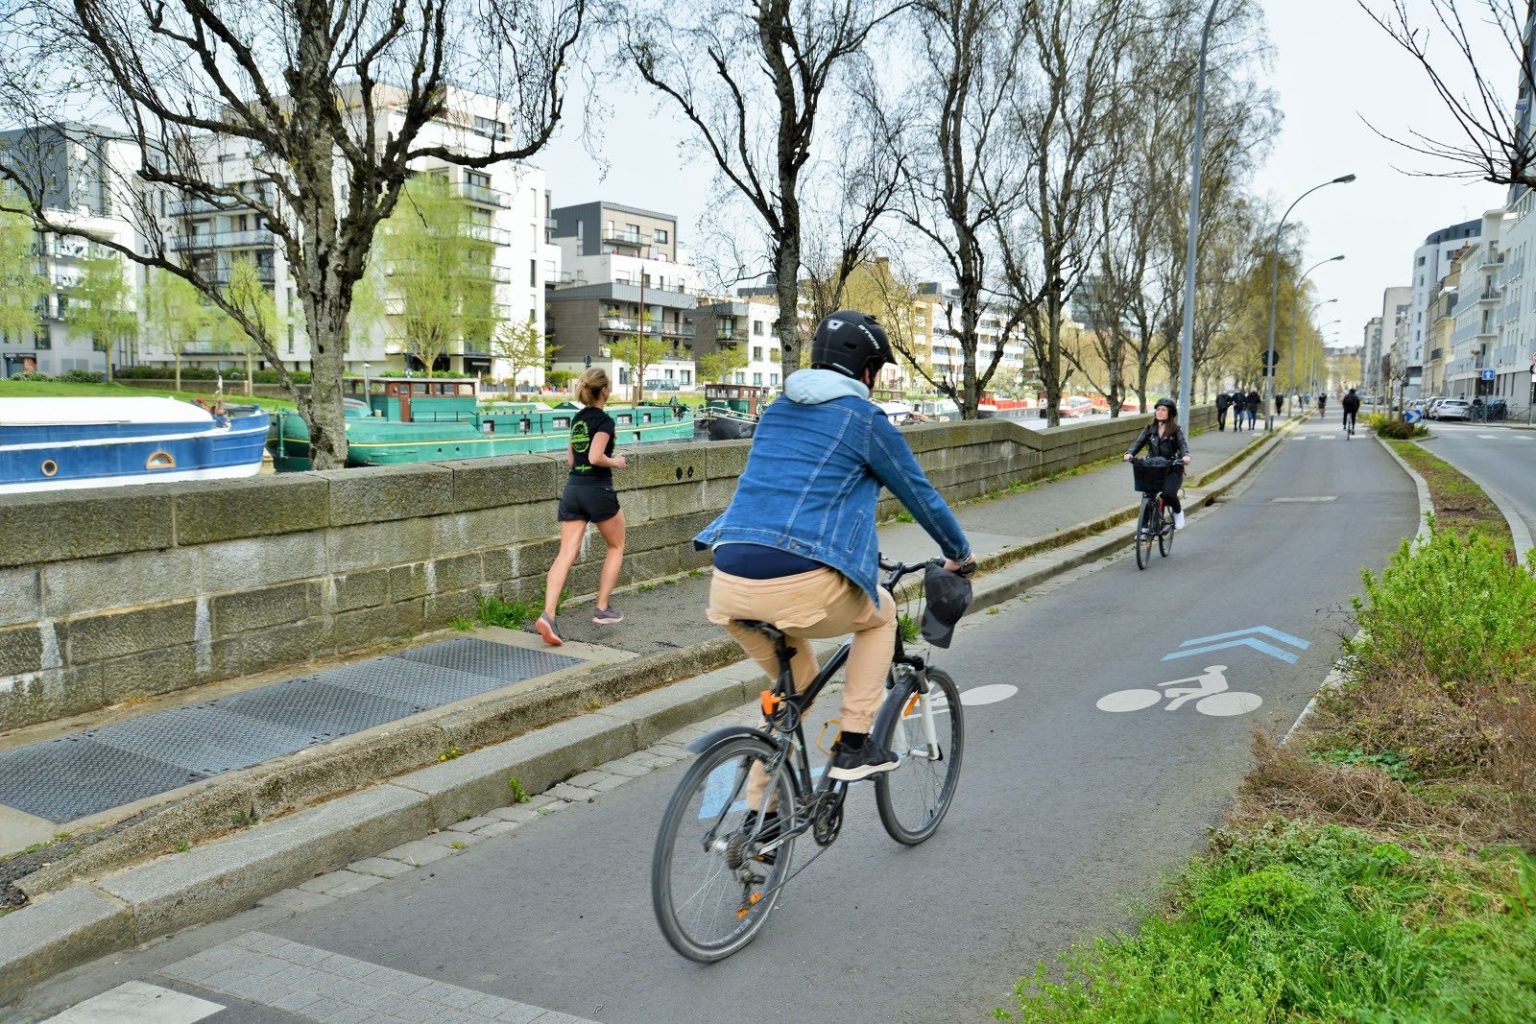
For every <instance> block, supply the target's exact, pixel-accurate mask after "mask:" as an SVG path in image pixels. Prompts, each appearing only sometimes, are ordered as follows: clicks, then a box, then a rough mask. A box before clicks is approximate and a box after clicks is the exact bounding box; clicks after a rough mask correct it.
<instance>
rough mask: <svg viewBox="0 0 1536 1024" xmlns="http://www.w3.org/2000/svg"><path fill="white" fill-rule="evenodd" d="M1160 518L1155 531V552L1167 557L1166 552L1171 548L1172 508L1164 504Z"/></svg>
mask: <svg viewBox="0 0 1536 1024" xmlns="http://www.w3.org/2000/svg"><path fill="white" fill-rule="evenodd" d="M1161 518H1162V522H1160V523H1159V524H1158V531H1157V553H1158V554H1160V555H1162V556H1163V557H1164V558H1167V557H1168V552H1170V551H1172V550H1173V534H1174V529H1173V510H1172V509H1171V508H1169V507H1168V506H1167V505H1164V506H1163V512H1162V516H1161Z"/></svg>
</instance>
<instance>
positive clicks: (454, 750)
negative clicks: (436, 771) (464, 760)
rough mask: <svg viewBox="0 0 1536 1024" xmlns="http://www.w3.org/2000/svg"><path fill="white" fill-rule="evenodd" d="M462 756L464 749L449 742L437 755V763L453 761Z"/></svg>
mask: <svg viewBox="0 0 1536 1024" xmlns="http://www.w3.org/2000/svg"><path fill="white" fill-rule="evenodd" d="M463 756H464V751H462V750H460V749H459V748H458V746H457V745H456V744H453V743H450V744H448V749H447V750H445V751H443V752H442V753H441V754H438V755H437V760H438V763H439V764H441V763H442V762H444V761H453V760H455V759H457V758H460V757H463Z"/></svg>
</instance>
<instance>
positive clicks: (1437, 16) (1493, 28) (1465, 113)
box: [1356, 0, 1536, 188]
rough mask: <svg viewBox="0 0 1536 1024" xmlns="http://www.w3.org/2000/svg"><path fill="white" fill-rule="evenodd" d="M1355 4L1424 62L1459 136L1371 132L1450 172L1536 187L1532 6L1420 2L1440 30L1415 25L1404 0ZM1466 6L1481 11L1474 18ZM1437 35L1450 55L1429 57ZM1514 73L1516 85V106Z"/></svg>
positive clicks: (1471, 0)
mask: <svg viewBox="0 0 1536 1024" xmlns="http://www.w3.org/2000/svg"><path fill="white" fill-rule="evenodd" d="M1356 3H1358V4H1359V5H1360V9H1361V10H1363V11H1365V13H1366V14H1367V15H1368V16H1369V17H1370V19H1371V20H1372V21H1374V22H1375V23H1376V24H1377V25H1379V26H1380V27H1381V29H1382V30H1383V31H1384V32H1386V33H1387V35H1389V36H1391V37H1392V39H1393V41H1394V42H1396V43H1397V44H1398V45H1399V46H1401V47H1402V48H1403V50H1404V51H1406V52H1407V53H1408V54H1409V56H1411V57H1412V58H1413V59H1414V60H1415V61H1417V62H1418V64H1419V66H1420V67H1421V68H1422V69H1423V71H1424V74H1425V76H1426V77H1428V79H1429V83H1430V85H1431V86H1432V87H1433V88H1434V91H1435V94H1436V95H1437V96H1439V97H1440V101H1441V103H1442V105H1443V106H1444V107H1445V109H1446V111H1447V112H1448V113H1449V114H1450V115H1451V119H1452V120H1453V121H1455V122H1456V128H1457V130H1458V131H1459V133H1460V136H1461V137H1460V139H1458V140H1454V141H1453V140H1445V139H1436V138H1432V137H1430V136H1428V135H1425V134H1424V133H1423V132H1419V131H1415V130H1412V129H1410V130H1409V132H1408V138H1407V139H1395V138H1392V137H1391V136H1389V135H1386V134H1384V133H1382V132H1380V131H1379V130H1377V129H1376V128H1375V126H1374V125H1372V126H1371V129H1372V131H1376V133H1377V134H1378V135H1381V137H1382V138H1384V139H1387V140H1388V141H1389V142H1394V143H1396V144H1398V145H1400V146H1402V147H1403V148H1405V149H1407V150H1409V151H1411V152H1414V153H1418V154H1420V155H1423V156H1428V157H1432V158H1434V159H1435V160H1438V161H1442V162H1445V163H1448V164H1451V165H1452V166H1453V167H1456V168H1458V169H1456V170H1452V171H1449V172H1436V173H1443V176H1445V177H1451V178H1472V179H1479V178H1480V179H1482V180H1484V181H1490V182H1493V183H1494V184H1496V185H1523V186H1524V187H1526V188H1536V138H1533V135H1532V131H1531V121H1530V115H1531V104H1532V103H1533V102H1536V78H1533V75H1536V63H1533V62H1536V54H1533V53H1532V50H1531V47H1532V43H1533V38H1532V35H1533V20H1532V5H1531V4H1530V3H1517V2H1516V0H1461V2H1459V0H1420V2H1419V3H1416V4H1415V5H1414V7H1415V8H1416V9H1423V8H1424V7H1426V6H1427V7H1428V10H1429V12H1430V13H1432V14H1433V21H1434V23H1435V24H1438V26H1439V28H1440V32H1439V33H1437V32H1436V31H1435V30H1434V28H1433V27H1431V26H1426V25H1420V24H1415V21H1416V19H1415V18H1414V17H1413V16H1412V14H1410V11H1409V4H1408V3H1407V2H1406V0H1391V3H1390V4H1389V5H1387V6H1386V8H1385V9H1384V10H1381V11H1378V10H1377V9H1376V7H1375V5H1374V4H1369V3H1366V2H1365V0H1356ZM1463 8H1466V9H1468V10H1478V11H1480V12H1481V13H1480V14H1476V15H1471V16H1469V15H1468V14H1467V13H1463ZM1437 35H1440V36H1442V37H1443V38H1446V39H1448V40H1449V43H1450V50H1451V55H1450V56H1448V57H1447V58H1446V59H1445V60H1444V61H1443V62H1441V61H1439V60H1437V59H1431V57H1430V41H1431V40H1432V39H1433V38H1435V37H1436V36H1437ZM1490 44H1491V45H1490ZM1463 75H1470V77H1471V82H1470V86H1469V87H1463V86H1462V85H1460V84H1458V83H1459V80H1461V79H1462V77H1463ZM1511 79H1513V81H1514V82H1515V83H1516V86H1517V89H1516V97H1515V100H1516V102H1514V103H1513V104H1511V102H1510V95H1509V84H1510V80H1511ZM1367 124H1369V122H1367Z"/></svg>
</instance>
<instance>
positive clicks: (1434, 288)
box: [1392, 219, 1484, 398]
mask: <svg viewBox="0 0 1536 1024" xmlns="http://www.w3.org/2000/svg"><path fill="white" fill-rule="evenodd" d="M1483 224H1484V219H1478V220H1469V221H1465V222H1463V223H1461V224H1452V225H1449V226H1447V227H1443V228H1441V229H1440V230H1438V231H1435V232H1432V233H1431V234H1430V235H1429V236H1427V237H1426V238H1425V239H1424V244H1423V245H1421V246H1419V247H1418V248H1417V249H1415V250H1414V253H1413V271H1412V277H1411V278H1410V284H1409V288H1410V289H1411V292H1412V294H1411V297H1410V300H1409V317H1408V322H1407V323H1406V324H1405V326H1404V328H1403V331H1402V334H1401V336H1400V337H1397V338H1394V340H1393V350H1392V355H1393V358H1394V359H1396V360H1397V362H1398V363H1399V365H1401V366H1402V367H1403V368H1404V372H1405V373H1406V374H1407V385H1406V386H1407V390H1406V395H1407V397H1409V398H1417V397H1419V396H1420V395H1421V394H1428V392H1427V391H1425V390H1424V365H1425V363H1427V362H1428V361H1429V352H1430V346H1429V344H1428V341H1429V335H1430V327H1431V325H1432V322H1433V317H1434V310H1433V308H1432V307H1433V305H1434V300H1435V298H1436V297H1437V296H1438V295H1439V294H1440V282H1441V280H1442V279H1443V278H1444V277H1445V275H1446V273H1447V272H1448V271H1449V270H1450V263H1451V256H1452V255H1453V254H1454V253H1456V252H1457V251H1458V250H1460V249H1461V248H1462V247H1464V246H1466V245H1467V244H1468V243H1469V242H1472V241H1473V240H1475V239H1476V238H1477V237H1478V236H1479V235H1480V234H1481V232H1482V229H1483Z"/></svg>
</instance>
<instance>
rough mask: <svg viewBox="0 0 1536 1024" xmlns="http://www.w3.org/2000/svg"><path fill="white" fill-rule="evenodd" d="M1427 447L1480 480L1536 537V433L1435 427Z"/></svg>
mask: <svg viewBox="0 0 1536 1024" xmlns="http://www.w3.org/2000/svg"><path fill="white" fill-rule="evenodd" d="M1430 431H1431V432H1432V433H1433V435H1434V436H1433V437H1431V438H1429V440H1427V441H1424V442H1422V444H1423V445H1424V447H1425V448H1426V449H1428V450H1429V451H1431V452H1434V453H1435V454H1436V455H1438V456H1440V457H1441V458H1442V459H1444V460H1445V461H1446V462H1449V463H1450V464H1451V465H1453V466H1455V467H1456V468H1457V469H1459V470H1461V471H1462V472H1463V473H1465V474H1467V475H1468V476H1469V477H1471V478H1472V479H1473V480H1476V481H1477V482H1478V484H1479V485H1481V486H1482V487H1483V488H1484V489H1485V490H1488V491H1489V492H1490V494H1494V493H1495V492H1496V497H1497V498H1498V499H1500V500H1503V501H1504V504H1505V505H1506V506H1507V507H1509V508H1511V509H1513V510H1514V511H1515V512H1516V514H1518V515H1519V516H1520V518H1521V519H1522V520H1523V521H1524V522H1525V526H1526V529H1527V530H1529V531H1530V532H1531V533H1533V534H1536V431H1532V430H1514V429H1510V428H1507V427H1489V426H1485V425H1482V424H1477V423H1466V424H1463V423H1449V422H1447V423H1431V424H1430Z"/></svg>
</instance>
